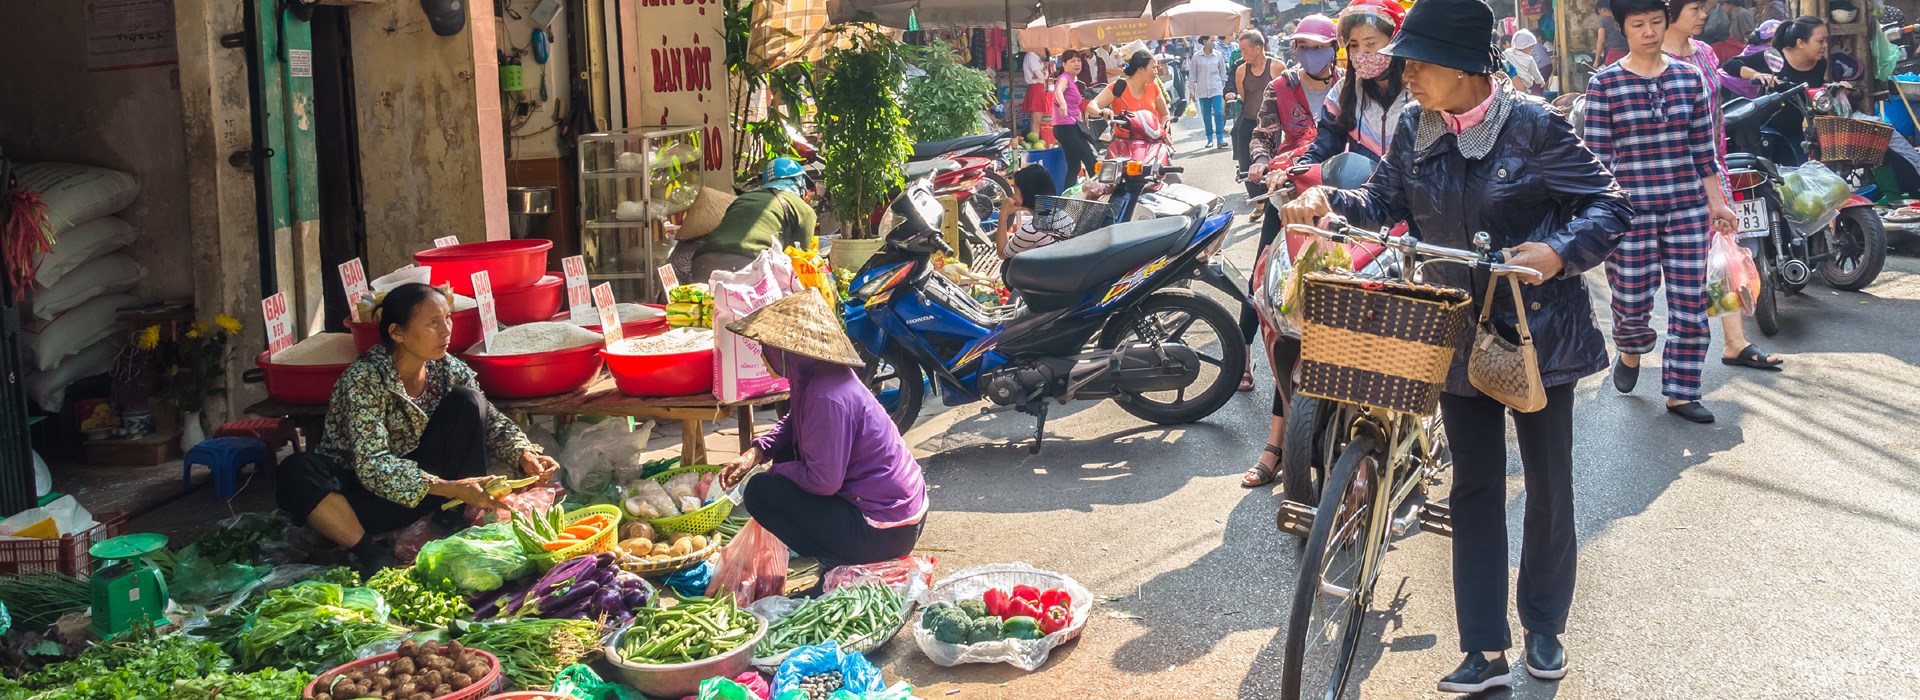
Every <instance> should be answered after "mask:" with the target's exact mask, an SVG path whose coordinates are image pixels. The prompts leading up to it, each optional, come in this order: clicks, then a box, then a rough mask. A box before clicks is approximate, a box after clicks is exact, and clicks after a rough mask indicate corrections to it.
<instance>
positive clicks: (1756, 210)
mask: <svg viewBox="0 0 1920 700" xmlns="http://www.w3.org/2000/svg"><path fill="white" fill-rule="evenodd" d="M1733 213H1734V218H1736V219H1739V220H1740V232H1741V233H1752V232H1756V231H1766V230H1767V200H1764V199H1749V200H1745V201H1741V202H1734V203H1733Z"/></svg>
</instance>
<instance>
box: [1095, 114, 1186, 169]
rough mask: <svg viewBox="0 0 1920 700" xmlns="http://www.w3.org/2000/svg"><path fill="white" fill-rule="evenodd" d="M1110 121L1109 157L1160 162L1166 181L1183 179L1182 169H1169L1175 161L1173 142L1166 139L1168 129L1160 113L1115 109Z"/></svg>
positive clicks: (1108, 121) (1153, 162) (1157, 163)
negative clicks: (1180, 171) (1163, 124)
mask: <svg viewBox="0 0 1920 700" xmlns="http://www.w3.org/2000/svg"><path fill="white" fill-rule="evenodd" d="M1107 124H1108V129H1109V130H1110V131H1111V132H1112V134H1113V139H1112V140H1111V141H1108V142H1107V157H1108V158H1111V159H1115V160H1122V159H1124V160H1130V161H1134V162H1138V163H1151V164H1153V165H1158V166H1161V172H1162V174H1163V178H1164V181H1165V182H1167V183H1169V184H1177V183H1179V182H1180V174H1179V171H1177V170H1167V169H1166V166H1170V165H1172V164H1173V144H1170V143H1168V142H1167V130H1166V128H1165V127H1164V126H1162V125H1161V124H1160V117H1159V116H1156V115H1155V114H1154V113H1152V112H1144V111H1132V112H1115V113H1114V114H1113V117H1112V118H1110V119H1108V120H1107Z"/></svg>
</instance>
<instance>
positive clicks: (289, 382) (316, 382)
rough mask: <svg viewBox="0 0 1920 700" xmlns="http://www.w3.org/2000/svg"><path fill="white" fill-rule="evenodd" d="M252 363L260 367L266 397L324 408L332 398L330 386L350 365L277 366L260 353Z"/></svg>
mask: <svg viewBox="0 0 1920 700" xmlns="http://www.w3.org/2000/svg"><path fill="white" fill-rule="evenodd" d="M253 363H254V364H256V365H259V366H260V373H261V375H262V381H264V382H265V383H266V385H267V396H269V397H271V398H272V399H273V400H275V401H279V402H280V403H286V404H294V405H296V406H325V405H327V402H328V401H330V400H332V399H333V385H334V383H335V382H338V381H340V375H341V374H344V373H345V372H346V371H347V367H348V366H349V365H352V364H353V363H351V362H347V363H342V364H337V365H276V364H274V363H272V362H268V361H267V353H266V352H265V351H262V352H261V353H260V355H259V356H258V357H255V358H253Z"/></svg>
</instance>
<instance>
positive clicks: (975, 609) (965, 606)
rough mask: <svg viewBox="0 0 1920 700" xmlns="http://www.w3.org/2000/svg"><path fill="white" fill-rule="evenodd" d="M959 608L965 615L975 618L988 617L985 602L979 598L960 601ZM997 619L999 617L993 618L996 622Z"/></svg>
mask: <svg viewBox="0 0 1920 700" xmlns="http://www.w3.org/2000/svg"><path fill="white" fill-rule="evenodd" d="M959 608H960V611H961V612H964V613H966V614H967V617H971V618H975V619H979V618H982V617H989V616H988V615H987V602H986V601H984V600H981V599H979V598H970V599H967V600H963V601H960V603H959ZM998 619H999V618H995V620H996V622H997V621H998Z"/></svg>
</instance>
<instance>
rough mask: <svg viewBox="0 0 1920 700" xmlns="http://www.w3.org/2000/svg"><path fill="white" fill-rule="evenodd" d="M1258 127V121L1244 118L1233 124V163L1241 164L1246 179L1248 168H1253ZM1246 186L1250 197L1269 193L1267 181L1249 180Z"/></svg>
mask: <svg viewBox="0 0 1920 700" xmlns="http://www.w3.org/2000/svg"><path fill="white" fill-rule="evenodd" d="M1242 104H1245V103H1242ZM1257 108H1258V107H1256V109H1257ZM1257 126H1260V120H1258V119H1245V118H1242V119H1239V120H1237V121H1235V122H1234V123H1233V162H1234V163H1237V164H1239V166H1240V170H1239V174H1240V176H1241V177H1246V174H1247V168H1250V167H1253V129H1254V127H1257ZM1246 185H1247V196H1248V197H1258V196H1260V195H1263V194H1266V193H1267V183H1266V181H1265V180H1257V179H1254V178H1247V182H1246Z"/></svg>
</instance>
